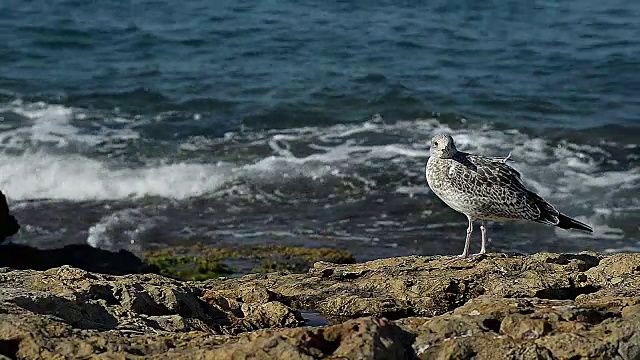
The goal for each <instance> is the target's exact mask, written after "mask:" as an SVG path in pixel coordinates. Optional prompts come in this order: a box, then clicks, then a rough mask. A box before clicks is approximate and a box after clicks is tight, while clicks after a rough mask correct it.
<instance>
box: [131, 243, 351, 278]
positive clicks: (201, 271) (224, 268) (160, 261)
mask: <svg viewBox="0 0 640 360" xmlns="http://www.w3.org/2000/svg"><path fill="white" fill-rule="evenodd" d="M143 257H144V258H145V259H146V261H147V262H148V263H149V264H150V265H153V266H156V267H157V269H158V272H159V273H161V274H163V275H166V276H170V277H174V278H177V279H182V280H206V279H212V278H218V277H221V276H227V275H231V274H236V275H239V274H246V273H256V272H258V273H260V272H274V271H277V272H285V273H292V272H305V271H307V270H308V269H309V268H310V267H311V266H313V264H314V263H315V262H317V261H327V262H331V263H336V264H352V263H354V262H355V259H354V258H353V255H352V254H351V253H350V252H349V251H346V250H341V249H330V248H305V247H284V246H274V245H268V246H247V247H234V248H219V247H211V246H206V245H203V244H198V245H194V246H181V247H170V248H162V249H157V250H148V251H146V252H144V253H143Z"/></svg>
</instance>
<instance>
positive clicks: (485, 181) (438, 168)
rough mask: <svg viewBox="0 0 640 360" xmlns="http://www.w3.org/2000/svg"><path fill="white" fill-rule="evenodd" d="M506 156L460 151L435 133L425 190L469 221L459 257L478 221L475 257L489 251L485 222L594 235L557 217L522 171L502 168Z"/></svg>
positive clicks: (466, 253) (466, 249) (575, 222)
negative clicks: (478, 246)
mask: <svg viewBox="0 0 640 360" xmlns="http://www.w3.org/2000/svg"><path fill="white" fill-rule="evenodd" d="M510 155H511V154H509V156H510ZM509 156H507V157H506V158H490V157H484V156H479V155H473V154H469V153H465V152H462V151H458V150H457V149H456V145H455V144H454V142H453V138H452V137H451V136H449V135H436V136H434V137H433V139H432V140H431V156H430V157H429V161H428V162H427V167H426V175H427V182H428V183H429V187H430V188H431V190H432V191H433V192H434V193H435V194H436V195H437V196H438V197H439V198H440V199H441V200H442V201H444V202H445V204H447V205H449V207H451V208H452V209H454V210H456V211H458V212H461V213H463V214H465V215H466V216H467V219H468V220H469V227H467V239H466V242H465V244H464V251H462V254H461V255H460V256H459V257H461V258H466V257H468V256H469V243H470V239H471V233H472V232H473V221H474V220H481V221H482V223H481V225H480V231H481V233H482V247H481V249H480V253H479V254H485V253H486V252H487V250H486V244H487V228H486V223H485V222H486V220H493V221H505V220H529V221H535V222H539V223H543V224H548V225H555V226H557V227H559V228H562V229H579V230H584V231H589V232H593V229H592V228H591V226H589V225H587V224H584V223H582V222H580V221H578V220H575V219H572V218H570V217H568V216H566V215H564V214H562V213H560V212H559V211H558V210H556V208H555V207H553V205H551V204H549V203H548V202H547V201H546V200H544V199H543V198H541V197H540V196H539V195H538V194H536V193H534V192H533V191H531V190H529V189H527V188H526V187H525V186H524V184H523V183H522V180H521V178H520V173H519V172H518V171H516V170H515V169H514V168H512V167H511V166H509V165H507V164H506V162H507V160H508V159H509Z"/></svg>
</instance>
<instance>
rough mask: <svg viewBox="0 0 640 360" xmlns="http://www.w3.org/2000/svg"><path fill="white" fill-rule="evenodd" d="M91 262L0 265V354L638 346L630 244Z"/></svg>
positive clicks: (338, 353)
mask: <svg viewBox="0 0 640 360" xmlns="http://www.w3.org/2000/svg"><path fill="white" fill-rule="evenodd" d="M9 251H11V248H10V247H7V246H3V247H2V252H3V253H5V254H6V253H7V252H9ZM75 266H79V267H82V263H79V264H78V263H76V264H75ZM98 269H103V270H104V271H101V272H89V271H87V270H83V269H81V268H78V267H71V266H66V265H63V266H56V267H52V268H48V269H40V270H28V269H23V270H16V269H13V268H9V267H4V268H1V269H0V358H8V359H413V358H419V359H638V358H640V255H636V254H617V255H611V256H603V255H598V254H595V253H581V254H578V255H561V254H547V253H541V254H534V255H530V256H518V255H504V254H491V255H489V256H486V257H484V258H482V259H479V260H478V261H475V262H468V261H457V262H453V263H449V264H445V263H444V262H443V261H442V259H441V258H437V257H418V256H415V257H402V258H388V259H380V260H375V261H369V262H366V263H358V264H342V265H339V264H333V263H329V262H317V263H315V264H314V265H313V266H312V268H310V269H309V270H308V271H307V272H304V273H283V272H271V273H257V274H249V275H245V276H241V277H234V278H218V279H209V280H204V281H181V280H177V279H173V278H170V277H165V276H162V275H159V274H152V273H144V272H147V271H149V270H150V269H151V268H147V267H145V266H143V265H142V264H139V266H138V267H135V266H130V268H129V270H132V271H131V272H134V271H133V270H136V271H138V272H141V273H137V274H127V275H113V274H106V273H108V272H109V271H108V270H109V269H108V267H104V266H103V267H101V268H100V267H98ZM93 270H95V268H94V269H93Z"/></svg>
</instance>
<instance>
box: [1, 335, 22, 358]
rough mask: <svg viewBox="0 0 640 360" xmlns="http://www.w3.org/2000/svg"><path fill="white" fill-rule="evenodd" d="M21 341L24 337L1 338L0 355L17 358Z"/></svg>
mask: <svg viewBox="0 0 640 360" xmlns="http://www.w3.org/2000/svg"><path fill="white" fill-rule="evenodd" d="M21 341H22V339H4V340H0V355H4V356H6V357H8V358H9V359H17V358H18V350H19V349H20V342H21Z"/></svg>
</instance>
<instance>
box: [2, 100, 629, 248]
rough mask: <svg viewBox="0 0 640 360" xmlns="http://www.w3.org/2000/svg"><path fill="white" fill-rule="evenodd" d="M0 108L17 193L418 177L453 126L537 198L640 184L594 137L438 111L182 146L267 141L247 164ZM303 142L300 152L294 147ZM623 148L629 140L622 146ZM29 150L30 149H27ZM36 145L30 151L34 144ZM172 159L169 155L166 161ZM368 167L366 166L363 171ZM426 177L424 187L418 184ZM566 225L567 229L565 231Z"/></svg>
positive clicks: (412, 188)
mask: <svg viewBox="0 0 640 360" xmlns="http://www.w3.org/2000/svg"><path fill="white" fill-rule="evenodd" d="M0 111H13V112H14V113H17V114H20V115H22V116H23V117H24V118H25V120H24V124H20V126H19V127H16V126H15V124H14V125H13V126H12V127H11V128H10V129H6V130H4V131H2V132H0V144H2V145H0V146H2V147H4V148H5V149H7V148H19V149H22V150H25V151H26V152H25V153H23V154H21V155H15V154H9V153H6V152H5V153H0V189H2V190H3V191H6V192H7V193H8V194H10V197H11V198H12V199H13V200H25V199H68V200H88V199H122V198H128V197H141V196H162V197H169V198H175V199H183V198H187V197H192V196H200V195H203V194H214V193H215V192H216V191H219V190H221V189H224V188H225V186H228V185H230V184H234V185H233V186H236V185H235V183H237V181H238V180H241V181H242V182H245V183H252V182H264V181H285V182H286V181H290V179H292V178H296V177H308V178H311V179H321V178H323V177H327V176H329V177H332V176H333V177H351V178H355V179H359V180H358V181H361V182H362V183H363V184H365V186H367V187H374V186H376V184H375V182H374V181H372V180H371V179H369V178H368V176H365V175H363V174H365V173H367V171H368V172H371V171H380V172H385V171H388V170H387V168H388V167H389V166H390V165H394V166H396V167H395V168H394V171H396V170H395V169H399V170H398V171H401V172H402V175H404V176H406V177H407V178H414V179H422V174H423V172H424V165H425V163H426V160H427V157H428V155H429V149H428V144H429V139H430V138H431V136H432V135H433V134H434V133H437V132H446V133H452V134H454V135H455V139H456V143H457V145H458V147H459V148H460V149H462V150H465V151H469V152H474V153H480V154H485V155H490V156H505V155H506V154H508V153H509V152H511V154H512V156H511V159H512V160H513V161H512V162H510V164H511V165H512V166H513V167H515V168H516V169H518V170H519V171H520V172H521V173H522V174H523V178H524V179H525V182H526V183H527V184H528V185H529V186H531V187H532V188H533V189H534V190H535V191H537V192H539V193H540V194H541V195H542V196H543V197H545V198H549V200H550V201H552V202H553V203H555V204H557V205H558V207H560V208H562V209H566V208H569V209H579V210H580V211H581V212H582V213H583V214H584V213H585V212H587V213H588V214H586V216H598V217H600V218H603V217H604V218H605V220H606V216H607V215H606V214H604V215H603V214H602V212H600V213H598V214H597V215H595V210H590V209H593V208H599V209H606V208H610V207H612V206H615V207H618V208H621V209H622V210H621V211H624V209H625V206H627V205H629V206H637V205H634V204H626V203H624V204H622V205H621V204H619V203H614V204H612V199H616V198H617V197H619V196H618V194H619V192H620V191H632V192H633V191H636V190H639V189H640V181H639V180H640V169H639V168H631V169H628V170H624V171H623V170H620V169H617V170H609V171H603V170H602V169H601V164H600V162H601V161H602V160H601V158H603V157H604V158H607V157H608V156H609V154H608V152H607V151H606V150H605V149H603V148H600V147H598V146H596V145H579V144H572V143H560V144H552V143H550V142H549V141H547V140H546V139H544V138H540V137H534V136H531V135H527V134H524V133H522V132H520V131H518V130H509V131H501V130H495V129H492V128H489V127H483V128H473V127H465V128H464V129H456V130H453V129H452V128H451V127H449V126H448V125H446V124H443V123H440V122H439V121H438V120H436V119H421V120H412V121H400V122H395V123H391V124H386V123H384V122H380V121H371V122H365V123H361V124H340V125H335V126H331V127H304V128H297V129H284V130H270V131H265V132H249V133H246V132H243V133H228V134H226V135H225V137H224V138H223V139H219V140H217V139H216V140H215V141H214V140H211V139H207V138H203V137H197V138H194V139H188V140H186V141H185V143H184V144H182V145H181V146H179V148H180V149H183V150H187V151H193V152H198V151H200V152H205V151H206V150H207V148H209V147H211V146H215V145H216V144H220V142H223V143H224V142H228V141H233V142H235V143H237V144H246V146H256V147H260V148H262V149H268V150H269V149H270V153H269V154H265V156H264V157H262V158H261V159H258V160H255V161H252V162H246V163H231V162H222V161H220V160H219V159H215V158H211V159H210V160H208V161H207V162H206V163H202V160H200V163H194V162H193V161H192V162H178V163H173V164H171V163H169V164H163V165H158V161H157V160H158V159H154V162H153V163H149V164H148V165H146V166H142V167H139V168H130V167H126V166H125V164H122V163H117V162H115V163H107V162H106V160H98V159H95V158H90V157H88V156H86V155H83V154H80V153H78V152H74V150H73V148H70V149H69V151H67V152H62V153H58V154H52V153H50V152H45V151H43V150H37V149H39V147H37V146H34V144H37V143H41V142H46V143H54V144H56V145H57V146H58V147H62V148H65V147H66V146H67V145H68V144H72V143H82V144H85V145H86V146H89V147H92V146H93V147H100V148H102V147H104V146H105V143H111V142H114V141H120V140H121V139H131V140H135V139H136V138H138V137H139V136H140V135H139V134H138V133H137V132H136V131H135V130H134V129H135V126H134V125H132V124H134V123H135V122H136V121H140V119H137V118H134V119H122V118H114V119H112V120H111V121H112V122H113V123H118V126H115V127H113V128H109V127H107V126H105V125H104V124H101V125H96V126H94V127H93V128H94V129H95V128H97V129H98V130H96V131H94V132H91V133H86V132H83V131H82V130H80V128H78V127H76V126H75V125H74V124H77V122H78V121H84V120H87V119H86V117H85V113H84V112H83V111H81V110H78V109H71V108H67V107H64V106H60V105H47V104H42V103H38V104H23V103H21V102H13V103H11V104H9V105H5V106H4V107H0ZM301 145H303V147H306V148H307V150H305V152H304V153H302V152H300V151H299V150H297V149H299V148H300V146H301ZM626 147H627V148H633V147H632V146H631V145H627V146H626ZM30 149H31V150H30ZM34 149H36V150H34ZM169 161H170V160H167V161H165V163H166V162H169ZM363 169H364V171H365V172H362V170H363ZM420 186H423V187H424V191H421V190H419V187H420ZM396 191H397V193H400V194H406V195H407V196H416V195H421V194H425V193H428V189H427V185H426V182H424V183H415V184H403V185H402V186H396ZM587 220H593V222H595V223H596V224H595V226H596V227H597V228H598V230H597V233H598V234H599V235H601V236H603V237H608V238H616V237H618V236H620V234H619V232H617V229H609V228H607V227H606V225H605V221H595V220H596V219H591V218H588V219H587ZM562 234H564V233H562Z"/></svg>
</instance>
